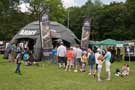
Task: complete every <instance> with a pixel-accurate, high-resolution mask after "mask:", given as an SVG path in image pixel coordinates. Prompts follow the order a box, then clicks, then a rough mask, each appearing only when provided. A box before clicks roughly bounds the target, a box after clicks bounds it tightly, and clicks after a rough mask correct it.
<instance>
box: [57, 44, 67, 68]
mask: <svg viewBox="0 0 135 90" xmlns="http://www.w3.org/2000/svg"><path fill="white" fill-rule="evenodd" d="M57 56H58V64H59V68H61V67H62V65H63V67H64V68H65V64H66V59H65V57H66V47H65V46H64V45H63V42H61V43H60V46H59V47H58V48H57Z"/></svg>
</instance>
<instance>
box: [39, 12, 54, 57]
mask: <svg viewBox="0 0 135 90" xmlns="http://www.w3.org/2000/svg"><path fill="white" fill-rule="evenodd" d="M40 27H41V39H42V49H43V50H42V51H43V56H45V57H46V56H47V57H49V56H50V53H51V50H52V38H51V29H50V21H49V17H48V12H47V11H46V12H45V14H43V16H42V18H41V22H40Z"/></svg>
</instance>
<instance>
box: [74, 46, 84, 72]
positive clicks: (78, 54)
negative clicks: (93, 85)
mask: <svg viewBox="0 0 135 90" xmlns="http://www.w3.org/2000/svg"><path fill="white" fill-rule="evenodd" d="M82 53H83V52H82V50H81V49H80V46H79V45H77V47H76V57H75V58H76V69H75V70H74V72H78V68H79V69H81V66H82V63H81V57H82Z"/></svg>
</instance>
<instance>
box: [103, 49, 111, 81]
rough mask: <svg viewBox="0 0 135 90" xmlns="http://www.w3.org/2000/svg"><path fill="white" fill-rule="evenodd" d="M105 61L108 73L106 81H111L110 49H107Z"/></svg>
mask: <svg viewBox="0 0 135 90" xmlns="http://www.w3.org/2000/svg"><path fill="white" fill-rule="evenodd" d="M104 60H105V67H106V72H107V79H106V80H111V71H110V68H111V62H110V61H111V50H110V48H107V52H106V54H105V56H104Z"/></svg>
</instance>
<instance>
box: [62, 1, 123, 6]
mask: <svg viewBox="0 0 135 90" xmlns="http://www.w3.org/2000/svg"><path fill="white" fill-rule="evenodd" d="M86 1H87V0H62V2H63V4H64V7H66V8H67V7H71V6H81V5H83V4H85V2H86ZM100 1H101V2H103V3H104V4H109V3H110V2H113V1H115V2H125V1H126V0H100Z"/></svg>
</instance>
